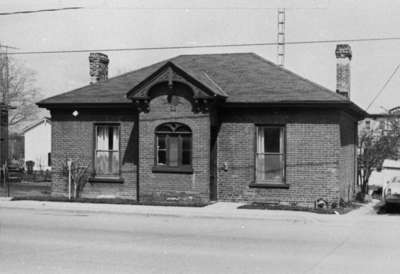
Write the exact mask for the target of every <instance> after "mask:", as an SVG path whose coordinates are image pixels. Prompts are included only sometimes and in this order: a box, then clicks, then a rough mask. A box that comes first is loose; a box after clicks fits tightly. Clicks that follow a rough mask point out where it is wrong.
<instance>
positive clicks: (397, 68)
mask: <svg viewBox="0 0 400 274" xmlns="http://www.w3.org/2000/svg"><path fill="white" fill-rule="evenodd" d="M399 68H400V64H398V65H397V67H396V68H395V69H394V71H393V72H392V74H391V75H390V77H389V78H388V79H387V80H386V82H385V84H384V85H383V86H382V88H381V89H380V90H379V92H378V93H377V94H376V95H375V97H374V99H372V101H371V103H369V105H368V107H367V109H366V110H368V109H369V108H370V107H371V106H372V104H373V103H374V102H375V100H376V99H378V97H379V96H380V95H381V94H382V92H383V91H384V90H385V88H386V86H387V85H388V84H389V82H390V81H391V80H392V78H393V76H394V75H395V74H396V72H397V71H398V70H399Z"/></svg>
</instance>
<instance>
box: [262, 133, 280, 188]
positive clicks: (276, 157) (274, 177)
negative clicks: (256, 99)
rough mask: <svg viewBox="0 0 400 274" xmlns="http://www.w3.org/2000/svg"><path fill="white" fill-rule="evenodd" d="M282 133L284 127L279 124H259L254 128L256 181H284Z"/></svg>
mask: <svg viewBox="0 0 400 274" xmlns="http://www.w3.org/2000/svg"><path fill="white" fill-rule="evenodd" d="M284 134H285V131H284V127H281V126H259V127H257V128H256V135H257V149H256V183H261V184H263V183H264V184H271V183H277V184H279V183H284V177H285V138H284Z"/></svg>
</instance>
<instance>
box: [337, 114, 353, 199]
mask: <svg viewBox="0 0 400 274" xmlns="http://www.w3.org/2000/svg"><path fill="white" fill-rule="evenodd" d="M340 118H341V119H340V145H341V151H340V152H341V154H340V164H339V168H340V173H339V174H340V177H339V185H340V198H342V199H343V200H344V201H349V200H351V199H352V196H353V194H354V187H355V182H356V174H357V171H356V167H357V165H356V145H357V144H356V140H357V136H356V134H357V121H356V120H354V119H353V118H352V117H351V116H350V115H347V114H345V113H342V115H341V117H340Z"/></svg>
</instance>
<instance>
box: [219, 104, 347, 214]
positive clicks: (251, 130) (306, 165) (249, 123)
mask: <svg viewBox="0 0 400 274" xmlns="http://www.w3.org/2000/svg"><path fill="white" fill-rule="evenodd" d="M220 117H221V128H220V131H219V134H218V159H217V176H218V187H217V188H218V199H219V200H233V201H238V200H251V201H259V202H295V203H297V204H298V205H305V206H313V205H314V201H315V200H317V199H319V198H323V199H326V200H328V201H329V202H333V201H337V200H338V198H339V183H338V180H339V160H340V155H341V144H340V123H339V113H338V112H336V111H322V110H319V111H318V110H310V111H305V110H291V111H289V110H283V109H281V110H277V111H275V112H274V111H267V110H252V111H250V110H238V109H236V110H225V111H223V112H221V113H220ZM255 124H260V125H285V129H286V183H287V184H289V185H290V187H289V188H288V189H283V188H251V187H249V184H250V183H253V182H254V178H255V174H254V171H255V167H254V166H255V158H254V152H255ZM224 162H226V163H227V164H228V170H227V171H224V170H223V165H224Z"/></svg>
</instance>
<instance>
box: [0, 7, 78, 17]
mask: <svg viewBox="0 0 400 274" xmlns="http://www.w3.org/2000/svg"><path fill="white" fill-rule="evenodd" d="M83 8H84V7H65V8H58V9H40V10H23V11H11V12H0V16H1V15H16V14H27V13H38V12H52V11H63V10H77V9H83Z"/></svg>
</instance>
